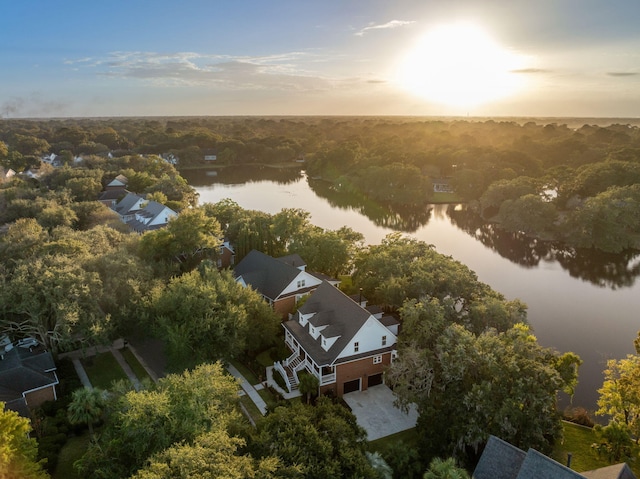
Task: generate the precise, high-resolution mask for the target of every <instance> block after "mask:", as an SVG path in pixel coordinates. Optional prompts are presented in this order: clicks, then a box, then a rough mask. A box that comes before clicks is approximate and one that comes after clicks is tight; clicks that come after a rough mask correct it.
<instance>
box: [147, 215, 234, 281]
mask: <svg viewBox="0 0 640 479" xmlns="http://www.w3.org/2000/svg"><path fill="white" fill-rule="evenodd" d="M221 241H222V231H221V229H220V224H219V223H218V222H217V221H216V220H215V219H214V218H211V217H208V216H206V215H205V213H204V211H203V210H202V209H201V208H195V209H191V210H185V211H183V212H182V213H181V214H179V215H178V216H177V217H176V218H173V219H171V220H170V221H169V224H168V225H167V226H166V227H165V228H162V229H160V230H156V231H150V232H147V233H145V234H144V235H143V236H142V239H141V240H140V255H141V257H142V258H143V259H147V260H149V259H151V260H154V261H158V262H165V263H170V262H173V263H176V264H178V265H179V266H180V269H181V270H182V271H190V270H192V269H193V268H195V267H196V266H197V265H198V264H199V263H200V261H202V260H203V259H210V260H215V259H216V258H217V257H218V254H219V249H220V244H221Z"/></svg>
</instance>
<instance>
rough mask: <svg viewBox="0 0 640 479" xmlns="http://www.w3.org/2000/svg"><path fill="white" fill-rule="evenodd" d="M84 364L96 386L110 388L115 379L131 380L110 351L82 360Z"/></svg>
mask: <svg viewBox="0 0 640 479" xmlns="http://www.w3.org/2000/svg"><path fill="white" fill-rule="evenodd" d="M82 365H83V366H84V369H85V371H86V372H87V375H88V376H89V380H90V381H91V384H92V385H93V387H96V388H101V389H109V388H110V387H111V383H112V382H113V381H118V380H120V379H126V380H129V378H127V375H126V374H125V373H124V371H123V370H122V368H121V367H120V365H119V364H118V362H117V361H116V358H114V357H113V354H111V353H109V352H107V353H102V354H98V355H97V356H92V357H90V358H85V359H83V360H82Z"/></svg>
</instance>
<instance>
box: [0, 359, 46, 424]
mask: <svg viewBox="0 0 640 479" xmlns="http://www.w3.org/2000/svg"><path fill="white" fill-rule="evenodd" d="M55 370H56V366H55V363H54V362H53V356H51V353H50V352H47V351H35V352H30V351H29V350H26V349H23V348H19V347H15V348H13V349H11V350H10V351H6V352H5V353H4V359H3V360H1V361H0V401H3V402H5V403H7V407H8V408H9V409H12V410H14V411H17V412H19V413H20V414H22V415H24V412H25V410H27V409H26V402H25V400H24V396H23V393H27V392H29V391H34V390H37V389H42V388H44V387H47V386H55V385H56V384H58V377H57V376H56V373H55Z"/></svg>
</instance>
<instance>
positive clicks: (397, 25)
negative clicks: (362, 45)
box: [354, 20, 416, 37]
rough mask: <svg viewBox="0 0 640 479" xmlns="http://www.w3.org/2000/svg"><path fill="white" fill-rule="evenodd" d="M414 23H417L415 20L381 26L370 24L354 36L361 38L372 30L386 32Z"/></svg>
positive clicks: (391, 22)
mask: <svg viewBox="0 0 640 479" xmlns="http://www.w3.org/2000/svg"><path fill="white" fill-rule="evenodd" d="M412 23H416V22H415V21H413V20H391V21H390V22H387V23H381V24H379V25H375V24H370V25H369V26H368V27H364V28H363V29H362V30H359V31H357V32H356V33H354V35H356V36H358V37H361V36H363V35H364V34H365V33H366V32H368V31H371V30H386V29H389V28H399V27H404V26H405V25H411V24H412Z"/></svg>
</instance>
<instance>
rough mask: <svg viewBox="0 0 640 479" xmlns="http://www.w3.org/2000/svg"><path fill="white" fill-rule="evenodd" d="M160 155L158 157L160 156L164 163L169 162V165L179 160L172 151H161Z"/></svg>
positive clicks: (175, 163)
mask: <svg viewBox="0 0 640 479" xmlns="http://www.w3.org/2000/svg"><path fill="white" fill-rule="evenodd" d="M158 156H160V158H162V159H163V160H164V161H165V162H166V163H169V164H170V165H174V166H175V165H177V164H178V162H179V159H178V157H177V156H176V155H174V154H173V153H162V154H161V155H158Z"/></svg>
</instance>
